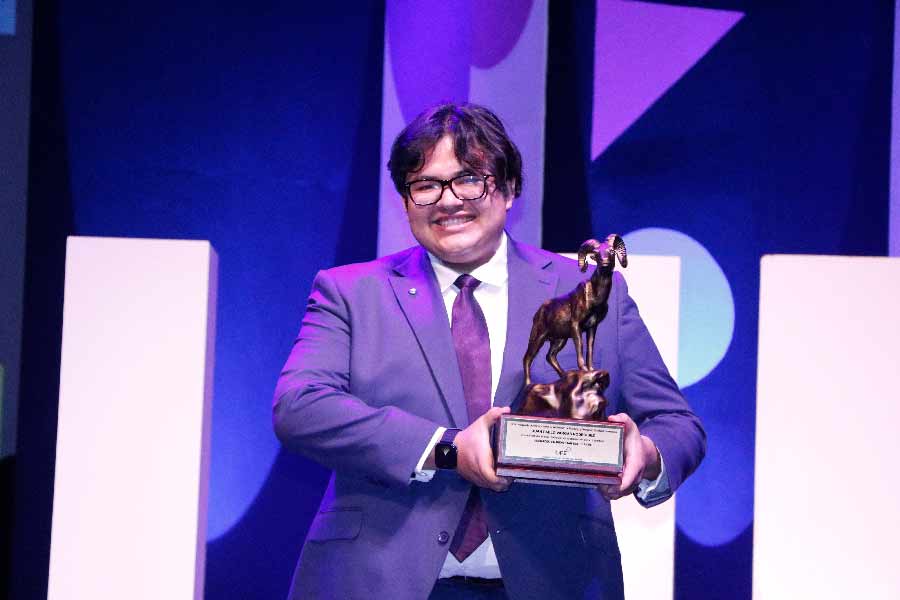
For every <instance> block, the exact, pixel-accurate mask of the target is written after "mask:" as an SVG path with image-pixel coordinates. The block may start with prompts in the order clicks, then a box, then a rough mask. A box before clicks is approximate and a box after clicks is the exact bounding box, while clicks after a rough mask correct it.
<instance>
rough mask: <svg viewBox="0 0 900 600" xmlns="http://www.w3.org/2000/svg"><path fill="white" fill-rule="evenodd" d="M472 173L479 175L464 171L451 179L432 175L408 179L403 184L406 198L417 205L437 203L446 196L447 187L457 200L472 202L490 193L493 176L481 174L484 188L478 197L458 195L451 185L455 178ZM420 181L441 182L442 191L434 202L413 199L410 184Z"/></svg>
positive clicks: (469, 175)
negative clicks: (436, 177)
mask: <svg viewBox="0 0 900 600" xmlns="http://www.w3.org/2000/svg"><path fill="white" fill-rule="evenodd" d="M472 175H477V173H463V174H461V175H457V176H456V177H451V178H450V179H433V178H431V177H423V178H422V179H413V180H412V181H407V182H406V183H405V184H403V185H404V187H405V188H406V198H407V199H408V200H410V201H411V202H412V203H413V204H415V205H416V206H431V205H432V204H437V203H438V202H440V201H441V198H443V196H444V190H445V189H447V188H450V193H451V194H453V196H454V197H455V198H456V199H457V200H462V201H463V202H471V201H472V200H481V199H482V198H484V197H485V196H486V195H487V193H488V179H489V178H490V177H493V175H492V174H490V173H488V174H487V175H481V176H480V177H481V178H482V179H483V180H484V190H483V191H482V192H481V195H480V196H478V197H477V198H460V197H459V196H457V195H456V192H455V191H454V190H453V185H451V184H452V183H453V182H454V181H455V180H457V179H459V178H460V177H471V176H472ZM420 181H431V182H433V183H440V184H441V191H440V193H439V194H438V195H437V198H435V200H434V202H428V203H427V204H419V203H418V202H416V201H415V200H413V197H412V192H411V191H410V189H409V186H411V185H412V184H414V183H419V182H420Z"/></svg>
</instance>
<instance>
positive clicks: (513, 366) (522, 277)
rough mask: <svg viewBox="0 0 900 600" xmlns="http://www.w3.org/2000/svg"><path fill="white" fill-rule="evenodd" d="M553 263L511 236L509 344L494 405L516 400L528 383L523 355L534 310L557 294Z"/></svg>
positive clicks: (507, 329) (507, 344)
mask: <svg viewBox="0 0 900 600" xmlns="http://www.w3.org/2000/svg"><path fill="white" fill-rule="evenodd" d="M551 264H552V263H551V261H550V259H548V258H547V257H546V256H543V255H541V254H539V253H538V252H535V251H534V250H532V249H530V248H528V247H526V246H521V245H519V244H517V243H515V242H514V241H513V240H511V239H510V240H509V252H508V258H507V270H508V272H509V303H508V304H509V308H508V309H507V310H508V312H507V319H506V346H505V347H504V349H503V370H502V371H501V373H500V382H499V384H498V385H497V393H496V395H495V396H494V406H509V405H510V404H512V403H513V402H514V401H515V399H516V398H517V397H518V396H519V393H520V392H521V391H522V386H523V385H524V384H525V374H524V372H523V371H522V357H523V356H524V355H525V350H526V349H527V348H528V335H529V334H530V333H531V323H532V321H533V320H534V313H535V311H536V310H537V309H538V307H539V306H540V305H541V303H542V302H544V300H547V299H548V298H550V297H552V296H553V294H554V292H555V291H556V284H557V281H558V280H559V276H558V275H557V274H556V273H554V272H553V271H551V270H550V266H551Z"/></svg>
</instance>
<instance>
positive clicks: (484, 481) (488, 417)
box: [453, 406, 512, 492]
mask: <svg viewBox="0 0 900 600" xmlns="http://www.w3.org/2000/svg"><path fill="white" fill-rule="evenodd" d="M508 412H509V407H508V406H505V407H503V408H496V407H495V408H492V409H490V410H489V411H487V412H486V413H484V414H483V415H481V417H479V418H478V420H476V421H475V422H474V423H472V424H471V425H469V426H468V427H466V428H465V429H463V430H462V431H460V432H459V433H458V434H457V435H456V438H455V439H454V440H453V443H454V444H455V445H456V472H457V473H459V475H460V476H461V477H462V478H463V479H465V480H467V481H470V482H472V483H474V484H475V485H477V486H478V487H483V488H488V489H491V490H494V491H495V492H505V491H506V490H507V489H509V485H510V484H511V483H512V479H511V478H509V477H500V476H499V475H497V470H496V469H495V468H494V451H493V449H492V448H491V427H492V426H493V425H494V423H496V422H497V421H498V420H499V419H500V415H503V414H506V413H508Z"/></svg>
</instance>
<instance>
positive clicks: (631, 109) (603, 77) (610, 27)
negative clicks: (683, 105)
mask: <svg viewBox="0 0 900 600" xmlns="http://www.w3.org/2000/svg"><path fill="white" fill-rule="evenodd" d="M743 16H744V14H743V13H740V12H734V11H725V10H714V9H708V8H694V7H686V6H672V5H669V4H651V3H648V2H633V1H627V0H597V23H596V27H595V30H594V31H595V33H594V35H595V38H594V113H593V121H592V127H591V159H595V158H597V157H598V156H600V154H602V153H603V152H604V151H605V150H606V149H607V148H608V147H609V146H610V145H611V144H612V143H613V142H614V141H615V140H616V139H617V138H618V137H619V136H620V135H622V133H624V132H625V130H627V129H628V128H629V127H631V125H632V124H633V123H634V122H635V121H637V120H638V119H639V118H640V117H641V115H643V114H644V113H645V112H646V111H647V110H648V109H649V108H650V107H651V106H652V105H653V103H654V102H656V101H657V100H658V99H659V98H660V97H661V96H662V95H663V94H665V93H666V91H668V89H669V88H671V87H672V86H673V85H674V84H675V83H676V82H677V81H678V80H679V79H681V78H682V77H683V76H684V74H685V73H687V72H688V71H689V70H690V68H691V67H693V66H694V65H695V64H696V63H697V61H698V60H700V59H701V58H703V56H704V55H705V54H706V53H707V52H709V50H710V49H711V48H712V47H713V46H715V45H716V44H717V43H718V41H719V40H721V39H722V37H723V36H724V35H725V34H726V33H728V32H729V31H730V30H731V28H732V27H734V25H735V24H736V23H737V22H738V21H740V20H741V19H742V18H743Z"/></svg>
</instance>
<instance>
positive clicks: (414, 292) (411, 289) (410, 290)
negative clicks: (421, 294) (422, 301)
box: [409, 288, 418, 296]
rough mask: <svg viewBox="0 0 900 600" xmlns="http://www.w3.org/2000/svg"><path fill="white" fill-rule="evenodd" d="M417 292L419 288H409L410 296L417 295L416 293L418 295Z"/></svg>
mask: <svg viewBox="0 0 900 600" xmlns="http://www.w3.org/2000/svg"><path fill="white" fill-rule="evenodd" d="M416 292H418V290H417V289H416V288H409V295H410V296H415V295H416Z"/></svg>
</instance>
